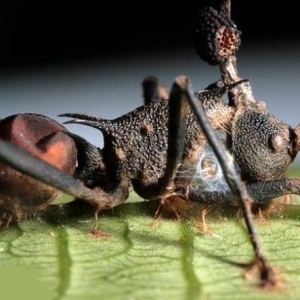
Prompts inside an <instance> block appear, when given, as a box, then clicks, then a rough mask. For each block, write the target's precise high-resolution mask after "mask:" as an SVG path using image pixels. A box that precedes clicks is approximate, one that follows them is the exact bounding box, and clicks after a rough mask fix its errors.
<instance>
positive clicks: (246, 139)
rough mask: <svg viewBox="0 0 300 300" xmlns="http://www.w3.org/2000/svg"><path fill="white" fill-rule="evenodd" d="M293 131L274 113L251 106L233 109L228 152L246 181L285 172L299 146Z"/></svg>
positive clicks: (275, 177)
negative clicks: (230, 152) (230, 146)
mask: <svg viewBox="0 0 300 300" xmlns="http://www.w3.org/2000/svg"><path fill="white" fill-rule="evenodd" d="M297 131H299V133H300V126H299V129H298V130H296V129H295V130H294V129H292V128H291V127H290V126H289V125H287V124H285V123H283V122H281V121H279V120H278V119H277V118H276V117H275V116H273V115H271V114H269V113H267V112H262V111H260V110H258V109H254V108H246V109H242V110H240V111H238V112H237V114H236V117H235V120H234V122H233V127H232V152H233V155H234V158H235V160H236V162H237V164H238V165H239V167H240V169H241V176H242V178H243V179H244V180H247V181H267V180H275V179H280V178H283V177H284V176H285V172H286V169H287V167H288V165H289V164H290V163H291V162H292V161H293V160H294V158H295V157H296V155H297V152H298V150H299V148H300V143H299V142H298V137H297Z"/></svg>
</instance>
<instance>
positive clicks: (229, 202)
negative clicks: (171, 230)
mask: <svg viewBox="0 0 300 300" xmlns="http://www.w3.org/2000/svg"><path fill="white" fill-rule="evenodd" d="M246 188H247V191H248V193H249V195H250V197H251V198H252V200H253V203H255V204H258V205H259V206H261V207H264V208H267V207H268V205H269V204H270V202H271V201H272V200H273V199H275V198H278V197H281V196H285V195H291V194H293V195H300V179H298V178H285V179H278V180H273V181H261V182H254V183H251V184H248V185H246ZM183 194H184V196H185V198H186V199H188V200H190V201H194V202H198V203H203V204H208V205H224V206H235V205H236V204H237V202H236V200H235V199H236V198H235V195H234V194H233V193H232V191H231V190H227V191H221V192H220V191H213V192H206V191H203V190H202V189H201V188H199V187H195V186H191V187H188V188H187V189H186V191H183Z"/></svg>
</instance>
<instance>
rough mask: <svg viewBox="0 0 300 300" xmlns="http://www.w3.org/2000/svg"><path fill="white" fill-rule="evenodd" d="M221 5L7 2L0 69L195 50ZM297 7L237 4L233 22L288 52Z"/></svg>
mask: <svg viewBox="0 0 300 300" xmlns="http://www.w3.org/2000/svg"><path fill="white" fill-rule="evenodd" d="M217 3H218V1H197V2H193V4H192V3H188V2H186V3H185V2H183V3H182V2H179V3H178V4H175V3H174V4H163V3H161V2H158V1H157V2H155V1H149V2H145V1H143V2H136V3H135V4H130V3H127V2H125V1H123V2H115V1H111V2H107V1H105V2H102V1H95V2H89V1H84V2H78V1H73V2H66V1H54V0H53V1H48V2H46V1H39V2H37V1H16V0H15V1H2V3H1V4H0V36H1V47H0V67H1V70H2V71H5V70H7V69H18V68H26V67H32V66H35V65H44V64H57V63H60V64H61V63H64V62H73V61H80V60H86V59H94V58H95V59H98V60H99V59H106V58H107V57H110V58H111V57H113V56H115V55H117V56H120V55H123V54H126V53H137V52H146V51H156V50H160V49H168V48H172V49H176V48H180V47H182V46H183V47H184V46H190V45H191V30H192V26H193V21H194V18H195V17H196V15H197V12H198V11H199V10H200V9H201V8H202V7H203V6H205V5H207V4H208V5H215V4H217ZM279 3H281V2H279ZM285 3H286V4H285ZM291 3H292V4H291ZM296 3H297V2H296V1H293V2H292V1H286V2H284V3H283V4H280V5H279V4H276V3H275V1H245V0H243V1H239V0H233V1H232V19H233V20H234V22H235V23H236V24H237V26H238V28H239V29H240V30H241V31H242V33H243V43H244V44H245V43H252V44H253V43H255V42H257V41H260V42H261V41H263V42H266V41H267V40H272V39H277V40H278V39H280V40H282V41H283V43H282V47H283V48H284V47H285V45H284V40H286V39H289V40H293V41H294V42H295V43H298V41H299V33H298V30H299V26H298V18H299V16H298V14H299V13H298V9H297V7H296ZM271 4H272V5H271Z"/></svg>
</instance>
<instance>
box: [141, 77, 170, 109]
mask: <svg viewBox="0 0 300 300" xmlns="http://www.w3.org/2000/svg"><path fill="white" fill-rule="evenodd" d="M142 87H143V98H144V105H147V104H149V103H154V102H160V101H162V100H167V99H168V98H169V94H168V91H167V89H166V87H165V86H163V85H162V84H161V83H160V81H159V80H158V79H157V78H156V77H155V76H147V77H146V78H145V79H144V80H143V82H142Z"/></svg>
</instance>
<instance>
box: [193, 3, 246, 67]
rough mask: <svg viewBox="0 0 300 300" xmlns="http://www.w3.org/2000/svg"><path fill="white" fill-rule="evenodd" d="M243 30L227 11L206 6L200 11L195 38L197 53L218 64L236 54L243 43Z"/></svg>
mask: <svg viewBox="0 0 300 300" xmlns="http://www.w3.org/2000/svg"><path fill="white" fill-rule="evenodd" d="M240 36H241V32H240V31H239V30H238V29H237V27H236V25H235V24H234V23H233V21H232V20H231V19H230V18H229V16H228V15H227V13H226V12H224V11H217V10H215V9H214V8H212V7H205V8H203V9H202V10H201V11H199V13H198V15H197V18H196V22H195V26H194V31H193V40H194V46H195V48H196V51H197V54H198V55H199V56H200V58H201V59H202V60H204V61H205V62H207V63H209V64H210V65H218V64H220V63H222V62H224V61H225V60H226V59H227V58H228V57H229V56H232V55H234V54H235V53H236V52H237V51H238V48H239V46H240V43H241V38H240Z"/></svg>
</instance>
